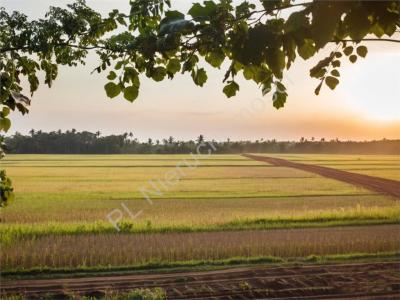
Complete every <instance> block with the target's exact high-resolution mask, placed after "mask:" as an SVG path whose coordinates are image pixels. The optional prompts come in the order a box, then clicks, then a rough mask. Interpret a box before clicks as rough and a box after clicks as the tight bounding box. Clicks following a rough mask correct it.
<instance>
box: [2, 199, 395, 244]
mask: <svg viewBox="0 0 400 300" xmlns="http://www.w3.org/2000/svg"><path fill="white" fill-rule="evenodd" d="M221 209H222V208H221ZM205 216H206V217H207V215H205ZM399 223H400V206H399V205H397V206H394V207H361V206H356V207H355V208H347V209H344V208H342V209H336V210H307V211H302V212H296V213H293V212H292V213H290V214H288V213H287V214H283V213H282V212H280V213H276V214H270V215H269V217H268V218H265V217H258V218H254V217H253V218H251V217H249V216H248V217H246V218H228V219H227V221H225V222H223V221H222V220H219V222H218V221H217V219H214V220H213V222H211V220H210V219H209V220H208V222H204V223H190V220H189V219H184V220H180V221H179V222H171V221H169V222H165V223H154V224H153V223H152V222H151V221H149V220H143V221H138V222H132V221H129V220H126V221H121V222H119V223H118V226H119V227H120V229H121V230H122V232H123V233H131V234H134V233H165V232H212V231H232V230H254V229H280V228H310V227H332V226H350V225H351V226H354V225H379V224H399ZM115 232H116V229H115V227H114V226H113V225H112V224H110V223H109V222H105V221H102V222H94V223H91V222H80V223H79V222H78V223H66V222H52V223H43V224H29V223H28V224H13V225H10V224H3V225H0V242H2V243H3V244H10V243H16V242H17V240H20V239H25V238H36V237H41V236H46V235H79V234H90V233H95V234H101V233H115Z"/></svg>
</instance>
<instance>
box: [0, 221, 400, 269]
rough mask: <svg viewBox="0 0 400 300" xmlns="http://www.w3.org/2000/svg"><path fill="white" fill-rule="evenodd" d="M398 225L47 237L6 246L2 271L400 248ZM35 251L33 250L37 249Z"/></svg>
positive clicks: (289, 255)
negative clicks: (36, 267) (37, 267)
mask: <svg viewBox="0 0 400 300" xmlns="http://www.w3.org/2000/svg"><path fill="white" fill-rule="evenodd" d="M399 241H400V226H399V225H381V226H360V227H334V228H311V229H296V230H292V229H289V230H288V229H276V230H246V231H222V232H221V231H218V232H183V233H175V232H172V233H146V234H141V233H137V234H133V235H132V234H115V233H106V234H104V233H98V234H84V235H82V234H81V235H60V234H57V235H47V236H42V237H36V238H25V239H21V240H19V241H18V243H12V244H10V245H6V246H4V247H3V248H2V255H1V258H0V262H1V265H2V269H3V271H4V272H7V271H10V270H13V269H16V268H21V269H31V268H33V267H35V266H42V267H49V268H79V267H82V266H88V267H95V266H123V265H135V264H146V263H148V262H174V261H187V260H219V259H228V258H231V257H236V256H241V257H257V256H277V257H284V258H285V257H286V258H289V257H305V256H309V255H333V254H346V253H352V252H364V253H377V252H390V251H397V250H399V246H400V245H399ZM33 249H34V251H33Z"/></svg>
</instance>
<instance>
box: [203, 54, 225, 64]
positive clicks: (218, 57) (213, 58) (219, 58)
mask: <svg viewBox="0 0 400 300" xmlns="http://www.w3.org/2000/svg"><path fill="white" fill-rule="evenodd" d="M224 60H225V54H224V52H223V51H222V50H219V51H213V52H210V53H208V54H207V55H206V62H208V63H209V64H210V65H212V66H213V67H214V68H219V67H221V65H222V63H223V62H224Z"/></svg>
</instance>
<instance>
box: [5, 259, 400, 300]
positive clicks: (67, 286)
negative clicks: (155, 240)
mask: <svg viewBox="0 0 400 300" xmlns="http://www.w3.org/2000/svg"><path fill="white" fill-rule="evenodd" d="M399 268H400V263H399V262H386V263H384V262H381V263H354V264H328V265H308V266H307V265H305V266H287V267H271V266H270V267H267V266H257V267H238V268H232V269H225V270H217V271H207V272H185V273H164V274H149V275H124V276H110V277H91V278H89V277H88V278H72V279H49V280H46V279H43V280H16V281H4V282H3V283H2V285H1V292H2V293H5V294H12V293H18V292H19V293H23V294H25V296H26V299H42V298H41V297H43V295H45V294H51V295H53V296H52V298H51V299H65V295H66V293H70V292H75V293H78V294H80V295H87V296H97V297H101V296H102V295H104V294H105V293H106V292H107V290H119V291H127V290H131V289H135V288H153V287H161V288H163V289H165V291H166V292H167V299H267V298H268V299H277V298H279V299H281V300H282V299H298V298H301V299H350V298H351V299H364V300H366V299H398V297H399V292H400V273H399ZM3 295H4V294H3ZM63 297H64V298H63ZM353 297H354V298H353Z"/></svg>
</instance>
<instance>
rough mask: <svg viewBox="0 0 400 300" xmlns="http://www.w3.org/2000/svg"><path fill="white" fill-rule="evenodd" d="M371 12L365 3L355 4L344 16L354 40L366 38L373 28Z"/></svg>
mask: <svg viewBox="0 0 400 300" xmlns="http://www.w3.org/2000/svg"><path fill="white" fill-rule="evenodd" d="M368 17H369V13H368V11H367V10H366V9H365V8H364V5H355V6H353V8H352V10H351V11H350V13H348V14H347V15H346V16H345V18H344V24H345V26H346V27H347V28H348V31H349V35H350V37H351V38H352V39H353V40H356V41H359V40H361V39H362V38H364V37H365V36H366V35H367V34H368V32H369V31H370V28H371V23H370V21H369V18H368Z"/></svg>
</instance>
